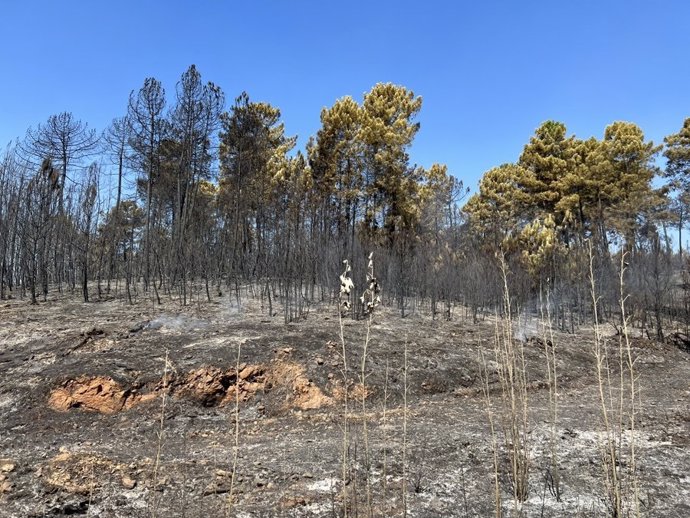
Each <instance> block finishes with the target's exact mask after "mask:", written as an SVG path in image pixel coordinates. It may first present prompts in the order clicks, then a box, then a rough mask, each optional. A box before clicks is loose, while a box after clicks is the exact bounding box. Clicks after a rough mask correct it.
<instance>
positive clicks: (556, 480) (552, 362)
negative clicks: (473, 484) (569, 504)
mask: <svg viewBox="0 0 690 518" xmlns="http://www.w3.org/2000/svg"><path fill="white" fill-rule="evenodd" d="M542 297H543V293H542V291H541V290H540V292H539V299H540V304H539V306H540V311H541V327H542V341H543V342H544V354H545V357H546V370H547V373H548V383H549V409H550V412H551V415H550V421H551V423H550V434H549V454H550V457H551V459H550V461H551V467H550V471H549V473H548V474H547V482H548V485H549V491H550V492H551V494H552V495H553V496H554V497H555V498H556V501H557V502H560V501H561V473H560V468H559V465H558V428H557V425H558V371H557V369H556V341H555V340H554V336H553V325H552V320H551V290H550V288H549V285H548V284H547V286H546V301H545V302H544V300H543V299H542ZM545 307H546V310H544V308H545Z"/></svg>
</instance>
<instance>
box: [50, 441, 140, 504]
mask: <svg viewBox="0 0 690 518" xmlns="http://www.w3.org/2000/svg"><path fill="white" fill-rule="evenodd" d="M127 471H128V470H127V467H126V466H125V465H123V464H119V463H117V462H114V461H112V460H110V459H108V458H105V457H101V456H99V455H93V454H87V453H70V452H66V451H65V452H61V453H59V454H58V455H57V456H55V457H53V458H52V459H51V460H50V461H48V463H46V464H45V465H44V466H43V467H42V468H41V470H40V472H39V474H40V475H41V476H43V477H44V482H45V483H46V484H47V485H48V486H50V487H51V488H53V489H56V490H62V491H65V492H67V493H72V494H78V495H88V494H92V493H94V492H95V491H98V490H100V489H101V488H103V487H104V486H105V485H106V484H108V483H109V481H110V480H111V479H112V478H117V479H119V480H121V481H129V480H132V479H131V478H130V476H129V473H128V472H127ZM123 484H124V482H123ZM132 487H133V486H132Z"/></svg>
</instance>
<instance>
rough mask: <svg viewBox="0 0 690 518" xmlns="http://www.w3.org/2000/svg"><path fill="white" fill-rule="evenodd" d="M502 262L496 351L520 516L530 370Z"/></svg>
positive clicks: (525, 469) (526, 481) (527, 466)
mask: <svg viewBox="0 0 690 518" xmlns="http://www.w3.org/2000/svg"><path fill="white" fill-rule="evenodd" d="M499 262H500V269H501V276H502V280H503V318H502V319H501V326H500V329H499V328H498V326H497V338H496V340H495V354H496V363H497V364H498V366H499V369H498V373H499V380H500V383H501V392H502V397H503V409H504V412H503V416H502V417H503V429H504V440H505V443H506V444H505V445H506V449H507V450H508V453H509V459H510V476H511V483H512V493H513V506H514V510H515V513H516V515H517V516H519V515H520V514H521V511H520V509H521V503H522V502H524V501H525V500H526V499H527V497H528V494H529V469H530V459H529V443H528V432H529V408H528V404H527V374H526V370H527V369H526V365H525V355H524V347H523V345H522V343H521V342H518V343H516V341H515V339H514V337H513V325H512V309H511V299H510V290H509V288H508V266H507V264H506V262H505V258H504V257H503V255H499ZM506 414H507V416H506Z"/></svg>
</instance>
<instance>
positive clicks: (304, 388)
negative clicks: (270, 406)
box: [269, 361, 333, 410]
mask: <svg viewBox="0 0 690 518" xmlns="http://www.w3.org/2000/svg"><path fill="white" fill-rule="evenodd" d="M269 380H270V381H271V382H272V383H273V384H274V385H275V386H278V387H281V386H283V387H285V388H288V389H289V392H288V394H287V398H286V401H285V407H288V408H290V407H292V408H298V409H300V410H314V409H318V408H322V407H325V406H329V405H331V404H333V399H332V398H330V397H329V396H327V395H325V394H324V393H323V391H322V390H321V389H320V388H319V387H317V386H316V385H314V383H313V382H312V381H311V380H310V379H309V378H308V377H307V375H306V373H305V371H304V367H302V366H301V365H299V364H297V363H293V362H284V361H278V362H276V363H275V364H273V366H272V368H271V371H270V375H269Z"/></svg>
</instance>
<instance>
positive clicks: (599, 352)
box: [589, 242, 622, 517]
mask: <svg viewBox="0 0 690 518" xmlns="http://www.w3.org/2000/svg"><path fill="white" fill-rule="evenodd" d="M589 279H590V294H591V296H592V307H593V315H594V357H595V360H596V371H597V385H598V390H599V404H600V406H601V419H602V424H603V426H604V434H605V437H606V441H605V444H604V446H603V455H602V469H603V471H604V480H605V484H606V494H607V496H608V498H609V505H610V506H611V512H612V514H613V516H615V517H620V516H621V515H622V501H621V487H620V480H619V473H618V468H617V466H618V455H617V452H616V438H615V433H614V430H613V427H612V425H611V420H610V417H609V405H610V404H611V399H612V392H611V391H612V386H611V385H612V383H611V377H610V374H611V371H610V369H609V365H608V355H607V350H606V343H605V341H604V340H603V338H602V336H601V330H600V328H599V309H598V306H599V298H598V297H597V292H596V285H595V282H594V254H593V252H592V243H591V242H590V243H589ZM607 388H608V391H609V396H608V398H609V399H608V403H607V399H606V389H607Z"/></svg>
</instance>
